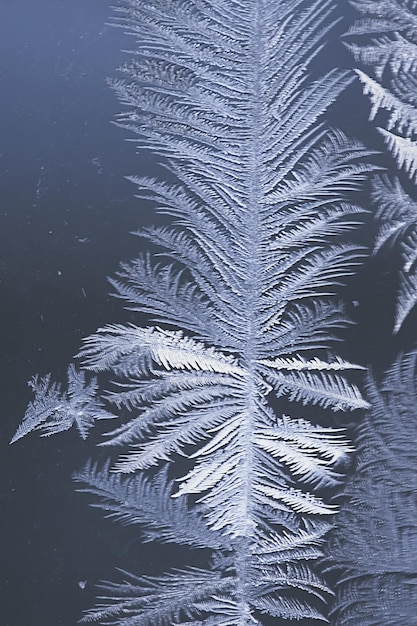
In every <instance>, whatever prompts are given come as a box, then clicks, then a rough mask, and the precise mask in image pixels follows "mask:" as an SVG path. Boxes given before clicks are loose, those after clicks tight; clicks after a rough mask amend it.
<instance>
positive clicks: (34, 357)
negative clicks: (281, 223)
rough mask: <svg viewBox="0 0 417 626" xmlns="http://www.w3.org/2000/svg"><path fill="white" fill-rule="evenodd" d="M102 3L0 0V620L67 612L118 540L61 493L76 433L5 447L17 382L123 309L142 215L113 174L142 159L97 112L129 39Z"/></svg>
mask: <svg viewBox="0 0 417 626" xmlns="http://www.w3.org/2000/svg"><path fill="white" fill-rule="evenodd" d="M110 16H111V2H110V1H109V0H70V1H68V0H35V1H34V0H9V1H5V0H0V84H1V91H0V93H1V99H0V154H1V156H0V290H1V310H0V315H1V318H2V319H1V321H2V323H1V338H0V345H1V359H0V363H1V364H0V367H1V371H0V381H1V383H0V384H1V420H2V425H1V428H0V463H1V468H0V471H1V485H2V486H1V488H0V520H1V521H0V525H1V528H2V530H1V533H0V550H1V553H0V564H1V565H0V607H1V609H0V611H1V614H0V623H1V624H2V626H23V625H24V624H31V625H32V626H41V625H42V626H66V625H68V626H73V625H74V624H76V623H77V620H78V619H79V618H80V616H81V610H82V608H87V607H89V606H91V605H92V604H93V597H94V590H93V588H92V585H93V583H95V582H98V581H99V580H100V579H103V578H113V577H114V567H115V566H117V565H122V564H124V563H125V560H123V555H122V554H121V553H122V552H124V551H126V550H131V543H130V542H131V540H132V535H131V534H129V530H127V531H123V529H119V530H118V531H117V532H114V531H115V528H114V526H113V525H112V524H110V523H109V522H106V521H105V520H102V516H101V515H100V513H98V512H97V511H93V510H91V509H89V508H88V507H87V502H88V498H87V497H86V496H82V495H80V494H76V493H74V489H73V485H72V480H71V474H72V472H73V471H74V470H75V469H77V468H79V467H80V466H81V465H82V463H83V461H84V460H85V458H86V456H88V454H87V451H86V450H85V449H84V448H83V446H82V444H81V443H80V441H79V440H78V438H77V437H76V436H75V435H73V436H71V434H66V435H63V436H61V437H55V438H54V439H51V440H39V439H38V438H37V437H36V436H34V437H32V438H30V437H29V438H28V439H27V440H23V441H21V442H19V443H18V444H16V445H14V446H13V447H9V446H8V441H9V440H10V437H11V436H12V434H13V432H14V430H15V429H16V427H17V425H18V423H19V422H20V420H21V418H22V416H23V414H24V411H25V407H26V404H27V402H28V401H29V399H30V397H31V394H30V390H29V388H28V387H27V385H26V381H27V380H28V379H29V378H30V377H31V376H33V375H34V374H35V373H37V372H40V373H42V374H44V373H46V372H49V371H53V372H54V376H56V377H57V379H59V378H60V377H62V376H63V374H64V372H65V369H66V365H67V363H68V362H69V361H70V360H71V357H72V356H73V354H74V353H75V352H76V351H77V350H78V348H79V346H80V341H81V338H82V337H83V336H85V335H86V334H88V333H89V332H92V331H93V330H95V329H96V328H97V327H98V326H100V325H102V324H104V323H106V322H111V321H116V320H117V321H123V320H124V319H126V314H124V313H123V311H122V307H121V305H120V303H118V302H117V301H116V300H114V299H111V298H109V297H108V295H107V294H108V292H109V285H108V284H107V282H106V276H108V275H109V274H112V273H114V271H115V269H116V268H117V265H118V263H119V262H120V261H121V260H123V259H129V258H132V257H133V256H135V253H136V252H137V250H138V240H137V239H136V238H134V237H132V236H130V235H129V231H131V230H132V229H135V228H137V227H138V226H140V224H141V222H142V220H144V219H147V216H146V215H144V209H143V204H142V208H141V207H140V206H139V203H138V201H137V200H135V198H134V197H133V194H134V188H133V186H132V184H131V183H129V182H128V181H126V180H125V179H124V178H123V177H124V176H125V175H128V174H135V173H137V171H139V169H140V170H142V171H143V169H145V171H146V167H147V164H148V163H149V160H148V159H146V162H142V163H141V159H140V157H138V156H136V154H135V146H134V145H133V144H132V143H128V142H124V141H123V138H124V137H126V136H127V133H125V132H124V131H123V130H121V129H119V128H117V127H116V126H114V125H112V124H111V123H110V120H111V119H112V118H113V117H114V115H115V114H116V113H117V111H119V110H120V106H119V104H118V102H117V100H116V98H115V96H114V94H113V92H112V91H111V90H110V89H109V87H108V86H107V84H106V78H107V77H108V76H110V75H114V74H115V69H116V68H117V66H118V65H119V64H120V63H121V62H122V61H123V59H124V58H126V57H125V55H123V53H122V52H121V50H122V48H123V47H128V45H129V43H130V42H129V39H128V38H126V37H125V36H124V35H123V32H122V31H121V30H120V29H116V28H113V27H110V26H108V25H106V22H108V20H109V17H110ZM136 534H137V533H136ZM119 541H120V543H119ZM147 558H149V557H147ZM84 581H87V584H86V586H85V588H84V589H81V587H80V585H79V583H82V586H83V583H84Z"/></svg>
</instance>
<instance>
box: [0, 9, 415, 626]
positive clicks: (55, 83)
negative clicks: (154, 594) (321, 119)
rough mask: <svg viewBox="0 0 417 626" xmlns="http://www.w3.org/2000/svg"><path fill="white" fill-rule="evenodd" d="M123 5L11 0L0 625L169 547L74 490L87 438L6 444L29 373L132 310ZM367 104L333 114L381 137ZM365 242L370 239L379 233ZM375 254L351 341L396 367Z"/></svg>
mask: <svg viewBox="0 0 417 626" xmlns="http://www.w3.org/2000/svg"><path fill="white" fill-rule="evenodd" d="M110 15H111V3H110V1H109V0H0V85H1V92H0V93H1V99H0V112H1V114H0V153H1V156H0V290H1V310H0V315H1V318H2V324H1V325H0V328H1V339H0V345H1V359H0V367H1V371H0V384H1V389H2V392H1V419H2V425H1V428H0V463H1V468H0V472H1V474H0V476H1V488H0V520H1V522H0V524H1V526H2V531H1V533H0V549H1V553H0V596H1V597H0V624H1V626H26V625H29V624H30V626H73V625H74V624H76V622H77V620H78V619H79V617H80V615H81V611H82V609H83V608H88V607H91V606H92V605H93V603H94V595H95V592H94V589H93V584H94V583H95V582H98V581H99V580H103V579H114V577H115V567H116V566H121V567H126V568H127V569H129V568H130V567H132V568H133V567H134V565H135V562H136V561H138V562H139V567H138V568H137V569H139V570H140V562H141V561H142V562H143V563H145V564H146V571H147V572H149V573H153V572H155V573H156V572H157V571H158V570H159V569H160V568H159V566H158V563H157V561H158V560H159V559H160V558H161V554H162V553H156V552H152V551H151V550H150V549H149V547H142V548H141V547H140V546H139V543H138V541H137V531H136V529H135V528H133V529H132V528H127V529H126V528H122V527H120V526H118V527H117V528H116V527H114V526H113V525H112V524H111V523H110V522H108V521H106V520H103V518H102V515H101V513H100V512H98V511H96V510H93V509H91V508H88V507H87V504H88V502H89V498H88V496H83V495H80V494H77V493H74V490H73V486H72V484H71V473H72V472H73V471H74V470H75V469H77V468H78V467H80V466H81V465H82V463H83V460H84V459H85V458H86V456H87V455H88V445H85V444H83V443H81V442H80V441H79V440H78V438H77V437H76V435H75V434H74V433H67V434H64V435H61V436H57V437H55V438H53V439H52V440H48V439H46V440H39V439H38V438H36V437H28V438H27V439H24V440H23V441H19V442H18V443H17V444H16V445H15V446H13V447H12V448H9V447H8V441H9V440H10V438H11V436H12V434H13V433H14V431H15V429H16V427H17V425H18V423H19V422H20V420H21V418H22V416H23V414H24V411H25V407H26V405H27V402H28V401H29V400H30V397H31V394H30V390H29V389H28V388H27V386H26V381H27V380H28V379H29V378H30V377H31V376H33V375H34V374H35V373H36V372H39V373H41V374H45V373H47V372H49V371H52V372H53V374H54V376H55V377H56V378H57V379H59V378H60V377H63V376H64V373H65V369H66V365H67V363H68V362H69V361H70V360H71V357H72V355H73V354H74V353H76V352H77V350H78V348H79V346H80V342H81V339H82V337H84V336H86V335H87V334H89V333H90V332H93V331H94V330H95V329H96V328H97V327H98V326H100V325H102V324H104V323H108V322H115V321H118V322H123V321H125V320H129V319H133V318H132V317H129V314H128V313H126V312H123V310H122V306H121V304H120V303H119V302H118V301H117V300H114V299H112V298H110V297H109V296H108V291H109V286H108V284H107V282H106V276H108V275H111V274H113V273H114V271H115V269H116V268H117V265H118V263H119V262H120V261H122V260H128V259H130V258H132V257H134V256H135V254H136V253H137V251H138V249H139V241H138V240H136V238H134V237H131V236H129V231H131V230H134V229H135V228H138V227H139V226H140V224H141V223H143V222H146V221H148V220H153V216H152V215H151V214H150V213H149V207H147V206H145V205H144V203H139V201H137V200H135V198H134V187H133V186H132V184H131V183H129V182H128V181H126V180H125V179H124V178H123V177H124V176H125V175H129V174H135V173H142V174H147V173H151V172H153V171H154V170H155V164H154V163H153V162H152V159H151V158H150V157H149V156H148V155H139V156H138V155H136V150H135V146H134V144H133V143H129V142H125V141H123V139H124V138H126V137H128V133H127V132H126V131H124V130H121V129H119V128H117V127H116V126H114V125H112V124H110V120H111V119H113V118H114V116H115V114H116V113H117V112H118V111H119V110H120V105H119V103H118V102H117V100H116V98H115V95H114V94H113V92H112V91H111V90H110V89H109V87H108V86H107V84H106V78H107V77H108V76H112V75H113V76H114V75H115V69H116V68H117V66H118V65H119V64H120V63H121V62H122V61H123V60H124V59H125V58H126V56H125V55H124V54H123V53H122V52H121V50H122V48H128V47H129V43H130V42H129V39H128V38H127V37H126V36H124V35H123V32H122V31H121V30H120V29H115V28H112V27H110V26H107V25H106V22H107V21H108V20H109V17H110ZM339 53H340V54H341V55H343V52H339ZM346 58H347V55H346ZM366 110H367V107H366V104H365V103H364V100H363V99H362V98H361V95H360V89H359V87H358V86H357V85H356V86H355V85H354V86H352V88H350V89H349V90H348V92H347V93H346V94H345V95H344V96H343V97H342V98H341V101H340V102H339V103H338V105H337V106H336V107H335V109H334V112H333V113H332V115H333V117H334V121H335V123H337V124H341V125H342V126H343V127H344V128H345V130H347V132H351V133H352V134H355V133H357V134H358V135H360V136H362V137H363V136H365V134H366V133H368V135H369V137H368V139H369V141H370V142H371V144H372V142H374V143H375V142H377V139H376V136H375V133H372V131H371V130H370V126H368V125H367V122H366ZM387 165H388V167H389V166H390V164H389V161H387ZM360 237H361V238H362V239H363V242H364V243H369V242H370V241H371V238H372V232H371V229H370V228H368V229H364V230H363V231H362V234H361V235H360ZM372 263H373V264H372ZM372 263H371V266H365V269H364V270H362V271H361V272H359V274H358V277H357V278H355V279H354V280H353V281H352V282H351V284H350V285H349V286H348V288H347V289H346V290H345V292H344V294H343V295H344V297H345V299H346V301H347V305H348V311H349V313H351V315H352V316H353V318H355V319H356V321H357V322H358V324H357V326H356V329H355V330H351V331H349V333H350V334H348V341H347V342H344V344H342V348H341V349H342V351H343V350H344V352H342V353H343V355H344V356H348V357H349V358H352V359H354V360H356V361H358V362H362V363H368V362H371V363H372V365H373V366H374V367H376V368H383V367H385V366H386V365H387V364H388V363H389V359H390V356H391V355H392V354H394V353H395V352H396V350H397V349H398V348H401V347H403V345H406V346H408V347H410V345H411V344H410V332H411V335H412V331H410V329H412V328H413V327H414V326H415V316H414V317H413V316H412V317H411V318H410V320H409V321H408V322H407V324H406V327H405V329H404V332H403V333H402V335H401V336H400V337H399V338H397V339H395V340H392V339H391V337H390V331H389V328H390V324H391V323H392V316H391V313H392V297H393V296H392V294H393V284H392V280H391V276H392V275H391V274H390V263H391V261H390V260H389V258H388V259H387V258H385V260H384V259H383V258H378V260H377V261H373V262H372ZM356 301H358V302H359V306H357V304H356ZM413 336H415V334H414V335H413ZM162 556H163V555H162ZM174 564H175V561H174ZM144 569H145V568H144Z"/></svg>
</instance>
